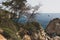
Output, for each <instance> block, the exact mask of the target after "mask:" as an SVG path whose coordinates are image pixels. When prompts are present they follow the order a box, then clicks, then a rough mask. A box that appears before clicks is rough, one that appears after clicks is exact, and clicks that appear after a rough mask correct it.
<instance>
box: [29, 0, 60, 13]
mask: <svg viewBox="0 0 60 40" xmlns="http://www.w3.org/2000/svg"><path fill="white" fill-rule="evenodd" d="M28 3H30V4H31V5H32V6H34V5H37V4H39V3H41V5H42V6H41V8H40V9H39V12H42V13H60V0H28Z"/></svg>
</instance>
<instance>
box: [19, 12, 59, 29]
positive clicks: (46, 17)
mask: <svg viewBox="0 0 60 40" xmlns="http://www.w3.org/2000/svg"><path fill="white" fill-rule="evenodd" d="M35 18H36V20H37V22H39V23H40V24H41V25H42V27H43V28H44V29H45V28H46V27H47V25H48V24H49V22H50V21H51V20H53V19H54V18H60V13H37V14H36V16H35ZM18 22H21V23H25V22H27V18H26V17H24V16H22V17H21V18H20V19H19V21H18Z"/></svg>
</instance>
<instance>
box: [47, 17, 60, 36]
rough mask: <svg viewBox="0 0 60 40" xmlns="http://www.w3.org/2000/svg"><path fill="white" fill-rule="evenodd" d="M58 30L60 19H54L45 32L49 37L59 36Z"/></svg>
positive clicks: (59, 28)
mask: <svg viewBox="0 0 60 40" xmlns="http://www.w3.org/2000/svg"><path fill="white" fill-rule="evenodd" d="M59 30H60V19H59V18H55V19H53V20H51V21H50V22H49V24H48V25H47V27H46V32H47V33H48V34H49V35H50V36H56V35H60V31H59Z"/></svg>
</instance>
